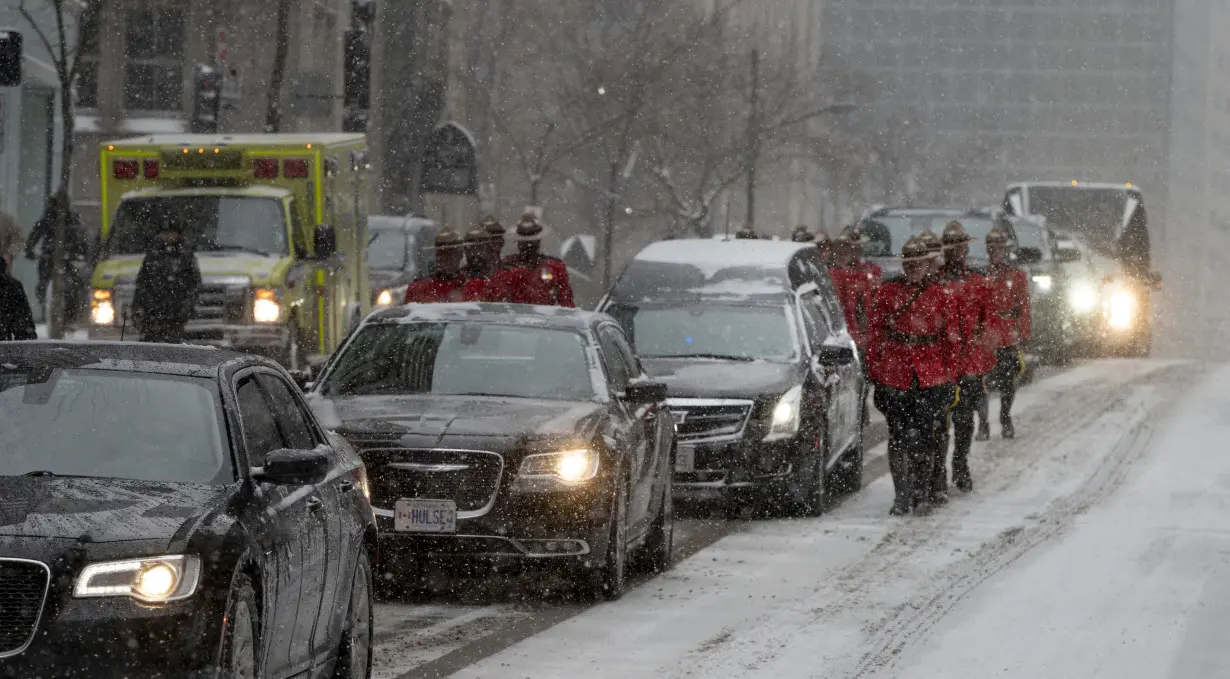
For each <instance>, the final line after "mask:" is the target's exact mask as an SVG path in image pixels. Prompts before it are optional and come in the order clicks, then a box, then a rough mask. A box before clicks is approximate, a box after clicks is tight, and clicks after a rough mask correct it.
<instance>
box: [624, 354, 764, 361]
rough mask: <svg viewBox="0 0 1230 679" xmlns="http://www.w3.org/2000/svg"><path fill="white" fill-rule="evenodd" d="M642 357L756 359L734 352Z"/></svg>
mask: <svg viewBox="0 0 1230 679" xmlns="http://www.w3.org/2000/svg"><path fill="white" fill-rule="evenodd" d="M641 358H712V359H714V360H717V361H743V362H746V363H750V362H752V361H755V360H756V359H755V358H752V357H751V356H735V355H733V354H671V355H669V356H641Z"/></svg>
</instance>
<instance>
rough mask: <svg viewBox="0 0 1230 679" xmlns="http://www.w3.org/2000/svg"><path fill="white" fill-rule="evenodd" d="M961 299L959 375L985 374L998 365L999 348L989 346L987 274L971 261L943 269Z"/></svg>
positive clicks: (957, 296) (959, 302) (941, 273)
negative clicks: (986, 335)
mask: <svg viewBox="0 0 1230 679" xmlns="http://www.w3.org/2000/svg"><path fill="white" fill-rule="evenodd" d="M940 278H941V280H943V281H945V282H946V283H947V284H948V285H949V287H950V289H951V290H952V294H953V297H954V299H955V300H956V302H957V305H958V308H959V311H960V316H961V346H960V348H959V349H958V351H957V357H956V373H957V377H965V376H968V375H985V374H987V373H988V372H990V371H991V369H992V368H994V367H995V352H993V351H991V350H990V349H989V348H987V346H986V341H985V339H984V338H985V333H986V331H987V323H988V321H989V319H990V316H991V313H992V311H991V305H990V295H989V291H988V288H987V277H986V275H985V273H983V271H982V270H981V269H975V268H972V267H970V266H969V265H967V264H945V265H944V267H943V268H942V269H941V270H940Z"/></svg>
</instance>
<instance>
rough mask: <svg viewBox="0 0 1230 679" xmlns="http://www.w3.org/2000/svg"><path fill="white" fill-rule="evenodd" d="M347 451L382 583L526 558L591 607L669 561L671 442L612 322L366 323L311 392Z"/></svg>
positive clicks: (405, 318)
mask: <svg viewBox="0 0 1230 679" xmlns="http://www.w3.org/2000/svg"><path fill="white" fill-rule="evenodd" d="M309 396H310V401H311V402H312V403H313V404H314V405H313V407H315V408H317V410H318V412H320V413H321V414H322V416H324V417H327V418H329V420H330V421H331V422H333V423H334V424H335V425H336V426H337V430H338V432H339V433H341V434H342V435H343V436H345V437H346V438H348V439H349V440H350V441H351V443H353V444H354V446H355V447H356V448H358V450H359V453H360V455H362V457H363V459H364V461H365V462H366V463H367V468H368V470H369V471H370V474H371V482H372V497H373V504H374V505H375V507H376V516H377V520H378V522H379V526H380V562H379V564H378V572H379V573H380V574H381V575H382V576H383V577H384V578H385V580H386V582H387V583H389V584H390V588H395V587H396V585H398V584H400V583H405V582H406V580H407V576H408V575H409V574H411V573H412V571H408V570H407V569H405V568H403V566H404V565H405V564H407V563H410V562H414V561H416V560H418V559H420V558H423V557H426V561H427V563H426V565H425V567H428V568H434V567H440V568H443V569H445V571H446V572H450V573H454V574H465V573H469V572H475V571H476V570H477V571H479V572H482V571H485V570H486V569H487V568H488V567H489V566H491V565H496V566H501V565H509V566H512V565H519V566H525V565H528V564H531V563H537V564H542V565H549V566H553V567H555V568H557V569H560V570H563V571H565V572H567V573H568V574H570V575H571V576H572V578H573V579H574V580H575V581H576V583H577V585H578V589H579V590H581V592H582V593H583V594H585V595H586V596H590V597H595V598H597V597H605V598H608V599H611V598H616V597H618V596H620V595H621V594H622V592H623V590H624V586H625V582H626V574H627V572H628V567H629V565H632V566H634V567H637V566H639V567H642V568H643V569H644V570H655V571H661V570H665V569H667V568H669V567H670V565H671V548H672V544H673V538H674V521H673V517H674V514H673V509H672V507H673V504H672V501H671V493H670V465H671V461H672V455H673V451H672V449H673V445H674V439H673V429H672V423H671V419H670V414H669V412H668V411H667V409H666V406H665V403H664V399H665V397H666V389H665V387H664V386H663V385H662V384H660V383H654V382H651V381H649V380H648V378H647V377H646V375H645V371H644V370H643V369H642V368H641V364H640V361H639V360H638V359H637V357H636V356H635V355H634V354H633V353H632V349H631V347H630V346H629V345H628V342H627V340H626V339H625V338H624V335H623V332H622V331H621V330H620V328H619V325H618V324H616V323H615V321H614V320H613V319H611V318H608V317H607V316H603V315H601V314H595V313H593V312H587V311H578V310H575V309H563V308H557V307H531V306H520V305H494V304H442V305H408V306H403V307H398V308H394V309H388V310H384V311H379V312H376V313H374V314H372V315H371V316H369V317H368V319H367V320H365V321H364V322H363V323H362V325H361V326H360V327H359V328H358V330H357V331H356V332H355V333H354V334H353V335H352V336H351V338H350V339H349V340H348V341H347V342H346V344H345V346H343V347H342V349H341V351H339V352H338V353H337V354H336V355H335V356H334V358H333V360H332V361H330V363H329V365H328V366H327V367H326V369H325V371H324V373H323V374H322V376H321V379H320V380H319V382H318V383H317V384H316V385H315V386H314V388H313V391H312V392H311V394H310V395H309Z"/></svg>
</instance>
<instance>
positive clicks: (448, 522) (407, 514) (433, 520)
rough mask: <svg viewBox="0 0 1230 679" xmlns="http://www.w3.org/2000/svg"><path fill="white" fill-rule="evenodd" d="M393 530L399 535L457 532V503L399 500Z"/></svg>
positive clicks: (395, 509)
mask: <svg viewBox="0 0 1230 679" xmlns="http://www.w3.org/2000/svg"><path fill="white" fill-rule="evenodd" d="M393 530H396V531H397V532H399V533H455V532H457V503H456V502H454V501H452V500H399V501H398V502H397V505H396V507H395V508H394V515H393Z"/></svg>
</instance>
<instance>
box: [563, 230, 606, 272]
mask: <svg viewBox="0 0 1230 679" xmlns="http://www.w3.org/2000/svg"><path fill="white" fill-rule="evenodd" d="M559 257H560V259H562V260H564V263H565V264H567V265H568V267H569V268H571V269H576V270H577V271H581V272H584V273H587V274H588V273H592V272H593V270H594V266H595V265H596V264H597V261H598V239H597V238H594V237H593V236H591V235H589V234H587V233H581V234H577V235H575V236H569V237H568V238H567V239H566V240H565V241H564V243H563V245H561V246H560V249H559Z"/></svg>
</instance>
